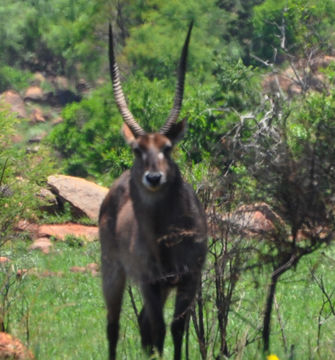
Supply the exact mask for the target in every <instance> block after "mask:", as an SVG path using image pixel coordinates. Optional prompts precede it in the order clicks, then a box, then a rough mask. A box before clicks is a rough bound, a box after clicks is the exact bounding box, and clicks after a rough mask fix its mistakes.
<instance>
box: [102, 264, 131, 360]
mask: <svg viewBox="0 0 335 360" xmlns="http://www.w3.org/2000/svg"><path fill="white" fill-rule="evenodd" d="M102 276H103V278H102V280H103V292H104V297H105V302H106V307H107V339H108V344H109V360H115V359H116V345H117V341H118V337H119V319H120V312H121V305H122V298H123V292H124V287H125V280H126V276H125V273H124V271H123V269H122V268H121V266H120V265H119V264H118V263H117V262H112V261H109V262H108V264H107V263H106V262H103V264H102Z"/></svg>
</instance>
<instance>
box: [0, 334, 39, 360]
mask: <svg viewBox="0 0 335 360" xmlns="http://www.w3.org/2000/svg"><path fill="white" fill-rule="evenodd" d="M0 359H1V360H2V359H8V360H9V359H11V360H28V359H29V360H30V359H34V356H33V354H32V353H31V352H30V351H29V350H28V349H27V348H26V347H25V346H24V345H23V344H22V343H21V342H20V341H19V340H18V339H16V338H14V336H12V335H10V334H7V333H5V332H0Z"/></svg>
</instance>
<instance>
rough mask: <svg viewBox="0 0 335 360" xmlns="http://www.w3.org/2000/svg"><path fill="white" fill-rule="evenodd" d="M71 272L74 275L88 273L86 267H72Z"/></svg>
mask: <svg viewBox="0 0 335 360" xmlns="http://www.w3.org/2000/svg"><path fill="white" fill-rule="evenodd" d="M70 271H71V272H74V273H84V272H86V267H85V266H72V267H71V269H70Z"/></svg>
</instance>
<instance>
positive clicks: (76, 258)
mask: <svg viewBox="0 0 335 360" xmlns="http://www.w3.org/2000/svg"><path fill="white" fill-rule="evenodd" d="M28 245H29V244H28V243H27V242H23V241H16V242H14V243H11V244H10V245H9V244H8V245H6V246H5V247H3V248H2V249H1V255H2V256H8V257H9V258H10V259H11V262H10V264H8V265H3V266H2V268H1V276H0V280H1V283H0V284H1V289H2V292H1V302H2V303H3V300H4V299H3V294H4V289H5V288H6V286H5V285H6V284H8V283H10V285H9V286H8V287H7V288H8V289H9V291H8V297H7V302H6V305H7V306H8V308H7V311H8V315H9V317H6V325H7V326H8V330H9V331H10V332H11V333H12V334H13V335H15V336H17V337H18V338H20V339H21V340H22V341H23V342H24V343H26V344H27V345H28V346H29V348H30V349H31V350H32V351H33V353H34V354H35V356H36V359H38V360H51V359H52V360H70V359H71V360H72V359H73V360H77V359H80V360H89V359H92V360H93V359H94V360H99V359H107V340H106V336H105V325H106V323H105V307H104V302H103V297H102V292H101V280H100V277H99V276H97V277H94V276H92V275H91V274H89V273H74V272H71V271H70V269H71V267H72V266H85V265H87V264H89V263H91V262H99V257H100V254H99V251H100V250H99V244H98V243H97V242H95V243H89V244H87V245H85V246H83V247H73V246H71V244H67V243H60V242H59V243H58V242H57V243H55V246H54V249H53V251H52V252H51V253H50V254H48V255H44V254H42V253H40V252H36V251H35V252H31V251H29V250H28V249H27V248H28ZM333 259H335V251H334V248H329V249H328V250H327V251H326V253H324V252H321V251H320V252H318V253H315V254H313V255H311V256H310V257H309V258H305V259H303V260H302V261H301V263H300V264H299V265H298V266H297V268H296V269H295V271H290V272H288V273H287V274H286V275H285V276H283V277H282V279H281V281H280V283H279V286H278V289H277V294H276V306H275V308H274V311H273V317H272V334H271V352H272V353H274V354H276V355H277V356H278V357H279V358H280V359H281V360H284V359H297V360H298V359H322V360H327V359H333V358H334V355H333V354H334V350H335V340H334V339H335V336H334V335H335V316H329V317H328V315H329V314H330V308H329V306H328V307H327V306H326V307H325V308H324V309H323V312H322V314H321V309H322V303H323V300H324V295H323V294H322V292H321V291H320V289H319V287H318V285H317V283H316V282H315V281H314V280H313V277H312V272H314V274H315V276H316V277H318V278H320V277H323V280H324V284H325V287H326V289H327V291H328V292H329V294H332V291H333V290H334V289H335V271H334V266H335V261H334V260H333ZM207 266H210V258H209V263H208V264H207ZM19 269H28V273H27V274H26V275H23V276H22V277H19V278H18V277H17V276H16V273H17V271H18V270H19ZM268 275H269V274H267V273H266V271H265V270H264V271H263V273H260V274H257V278H255V276H252V274H250V273H247V274H245V275H244V276H243V278H242V279H241V281H240V283H239V286H238V288H237V290H236V295H235V297H234V305H233V307H232V311H231V313H230V320H229V327H228V343H229V345H230V347H231V348H237V349H238V350H237V352H236V353H235V354H234V355H233V356H232V358H233V359H248V360H249V359H250V360H252V359H253V360H255V359H256V360H257V359H265V356H264V355H263V354H262V351H261V349H262V344H261V338H260V331H259V330H260V327H261V324H262V310H263V306H264V301H265V296H266V291H265V289H266V284H267V281H268V278H269V276H268ZM8 279H11V281H9V282H8ZM213 287H214V283H213ZM134 295H135V298H136V303H137V306H138V307H139V308H140V306H141V298H140V296H139V294H138V292H137V290H134ZM204 295H205V296H204V298H205V299H206V300H207V302H206V304H205V309H206V319H205V321H206V326H207V328H206V331H207V332H208V334H210V335H209V338H210V340H211V342H210V346H209V349H208V359H214V356H217V350H216V347H217V346H216V345H215V344H216V343H217V335H218V334H217V330H216V321H215V320H216V316H217V313H216V309H215V306H214V299H213V298H212V296H211V294H210V292H208V293H207V294H204ZM333 300H334V299H333ZM172 313H173V297H170V299H169V301H168V303H167V305H166V309H165V317H166V322H167V324H168V325H169V324H170V323H171V319H172ZM320 314H321V315H320ZM279 319H280V320H279ZM320 320H321V321H323V325H322V327H321V336H320V339H319V347H318V346H317V345H318V344H317V339H318V322H319V321H320ZM246 338H249V339H250V338H254V339H255V340H254V342H252V343H251V344H250V345H248V346H245V344H244V342H245V339H246ZM236 344H239V346H236ZM189 349H190V359H192V360H193V359H194V360H197V359H200V353H199V350H198V349H199V348H198V343H197V339H196V336H195V332H194V329H193V328H192V326H191V327H190V335H189ZM213 349H214V350H213ZM172 354H173V344H172V340H171V336H170V334H168V335H167V338H166V343H165V347H164V359H171V358H172ZM118 355H119V359H127V360H132V359H141V358H145V356H144V354H143V353H142V351H141V346H140V335H139V330H138V326H137V321H136V316H135V314H134V311H133V309H132V306H131V302H130V298H129V295H128V293H126V294H125V297H124V304H123V311H122V315H121V333H120V339H119V345H118Z"/></svg>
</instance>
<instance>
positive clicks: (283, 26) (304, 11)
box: [253, 0, 335, 60]
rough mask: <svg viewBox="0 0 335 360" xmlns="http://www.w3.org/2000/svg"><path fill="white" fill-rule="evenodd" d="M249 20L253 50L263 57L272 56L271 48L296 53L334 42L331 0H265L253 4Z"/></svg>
mask: <svg viewBox="0 0 335 360" xmlns="http://www.w3.org/2000/svg"><path fill="white" fill-rule="evenodd" d="M321 19H322V20H321ZM253 24H254V34H253V48H254V49H253V50H254V51H255V52H256V54H257V55H258V56H259V57H260V58H262V59H264V60H269V59H271V60H272V59H273V57H274V55H275V49H277V50H285V51H289V52H290V53H292V54H296V55H302V54H304V53H306V51H307V50H308V49H313V48H314V47H315V46H317V47H318V48H319V49H322V50H329V48H331V47H332V46H334V35H331V34H332V32H333V31H332V29H333V28H334V24H335V4H334V2H333V1H331V0H324V1H321V2H320V1H318V0H308V1H304V0H289V1H286V0H279V1H278V0H266V1H264V3H263V4H261V5H259V6H256V7H255V8H254V17H253ZM279 60H280V58H279Z"/></svg>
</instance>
